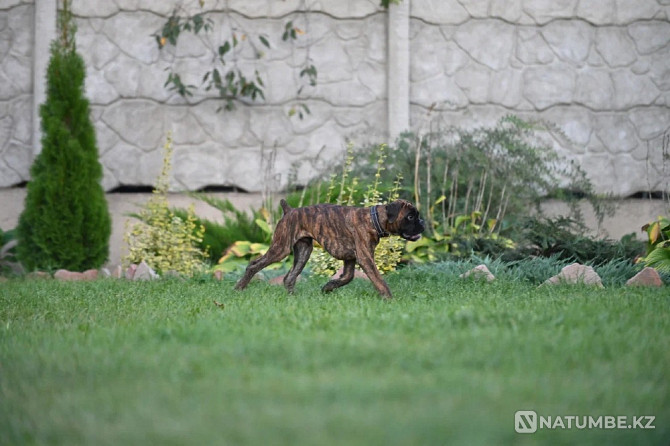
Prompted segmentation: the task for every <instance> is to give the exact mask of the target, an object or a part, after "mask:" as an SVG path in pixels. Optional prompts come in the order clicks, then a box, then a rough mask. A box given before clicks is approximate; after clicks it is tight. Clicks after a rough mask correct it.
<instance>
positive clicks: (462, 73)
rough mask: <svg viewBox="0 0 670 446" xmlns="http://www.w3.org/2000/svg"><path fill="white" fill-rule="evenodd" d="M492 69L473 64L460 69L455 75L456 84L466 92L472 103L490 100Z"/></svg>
mask: <svg viewBox="0 0 670 446" xmlns="http://www.w3.org/2000/svg"><path fill="white" fill-rule="evenodd" d="M490 78H491V70H489V69H487V68H486V67H484V66H481V65H478V64H472V65H470V66H468V67H466V68H463V69H462V70H459V71H458V72H457V73H456V75H455V76H454V80H455V81H456V85H458V86H459V87H460V89H461V90H462V91H463V93H465V95H466V96H467V98H468V100H469V101H470V103H474V104H477V103H479V104H483V103H485V102H486V101H487V100H488V93H489V80H490Z"/></svg>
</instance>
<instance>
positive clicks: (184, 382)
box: [0, 268, 670, 445]
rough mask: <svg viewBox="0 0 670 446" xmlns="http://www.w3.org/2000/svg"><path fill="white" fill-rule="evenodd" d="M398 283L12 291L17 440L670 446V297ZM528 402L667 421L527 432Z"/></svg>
mask: <svg viewBox="0 0 670 446" xmlns="http://www.w3.org/2000/svg"><path fill="white" fill-rule="evenodd" d="M388 282H389V285H390V287H391V289H392V290H393V292H394V295H395V299H394V300H393V301H391V302H384V301H381V300H380V299H378V298H377V296H376V294H375V293H374V290H373V288H372V286H371V285H370V284H369V283H366V282H364V281H362V280H359V279H357V280H355V281H354V282H353V283H352V284H351V285H350V286H347V287H344V288H342V289H340V290H337V291H335V292H333V293H331V294H328V295H323V294H321V293H320V291H319V287H320V285H322V284H323V279H319V278H309V279H307V280H303V281H301V282H299V283H298V285H297V288H296V293H295V294H294V295H292V296H287V295H286V293H285V291H284V289H283V288H281V287H276V286H271V285H268V284H267V283H265V282H261V281H255V282H253V283H252V284H251V285H250V286H249V288H248V289H247V290H245V291H243V292H234V291H232V286H233V283H234V282H232V281H228V280H224V281H223V282H215V281H206V280H204V281H196V280H192V281H180V280H177V279H172V280H159V281H155V282H151V283H146V282H145V283H132V282H127V281H114V280H100V281H96V282H91V283H62V282H56V281H53V280H12V281H9V282H6V283H0V444H3V445H4V444H8V445H21V444H49V445H78V444H86V445H154V444H156V445H208V444H213V445H246V444H253V445H268V444H285V445H303V444H305V445H419V444H427V445H443V444H450V445H451V444H453V445H535V444H546V445H557V444H565V445H573V444H579V445H587V444H607V445H636V444H637V445H667V444H669V442H670V387H669V386H670V292H668V288H667V287H666V288H664V289H640V288H636V289H629V288H624V287H610V288H608V289H605V290H600V289H592V288H586V287H581V286H577V287H569V286H559V287H542V288H538V287H537V286H535V285H531V284H524V283H520V282H515V281H505V280H501V281H498V282H494V283H492V284H486V283H477V282H473V281H463V280H460V279H458V278H457V277H456V276H454V275H445V274H443V273H441V272H440V270H439V269H438V268H435V269H431V268H421V269H412V268H408V269H405V270H403V271H402V272H400V273H395V274H393V275H391V276H390V277H389V278H388ZM214 301H217V302H218V303H220V304H222V305H223V306H218V305H216V304H215V303H214ZM518 410H535V411H536V412H537V413H538V414H539V415H540V416H552V417H555V416H572V415H576V416H588V415H590V416H593V417H594V418H597V417H599V416H602V417H605V416H627V417H628V418H627V420H628V424H631V423H632V420H633V416H654V417H655V419H654V422H653V426H654V427H655V429H649V430H643V429H630V430H629V429H625V430H624V429H598V428H594V429H577V428H575V427H574V426H573V428H572V429H559V428H557V429H552V430H550V429H546V428H543V429H540V430H539V431H538V432H537V433H534V434H519V433H516V432H515V429H514V428H515V416H514V415H515V412H516V411H518ZM646 423H647V421H646V420H645V424H646Z"/></svg>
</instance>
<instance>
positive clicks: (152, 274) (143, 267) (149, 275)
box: [133, 260, 159, 280]
mask: <svg viewBox="0 0 670 446" xmlns="http://www.w3.org/2000/svg"><path fill="white" fill-rule="evenodd" d="M158 277H159V276H158V274H156V271H154V270H153V269H151V267H150V266H149V265H147V263H146V262H145V261H144V260H143V261H142V263H140V264H139V265H138V266H137V268H136V269H135V273H134V274H133V280H154V279H158Z"/></svg>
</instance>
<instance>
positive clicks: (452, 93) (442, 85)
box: [412, 76, 468, 107]
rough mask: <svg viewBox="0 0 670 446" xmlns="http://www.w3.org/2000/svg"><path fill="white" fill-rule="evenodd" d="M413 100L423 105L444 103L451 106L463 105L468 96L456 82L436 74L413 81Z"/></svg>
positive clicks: (466, 102) (429, 105)
mask: <svg viewBox="0 0 670 446" xmlns="http://www.w3.org/2000/svg"><path fill="white" fill-rule="evenodd" d="M412 88H413V89H414V90H413V91H414V93H413V95H412V98H413V102H415V103H416V104H419V105H423V106H424V107H431V106H432V105H433V104H437V105H442V104H446V105H448V106H451V107H463V106H465V105H467V104H468V98H467V96H466V95H465V94H464V93H463V91H462V90H461V89H460V88H458V86H457V85H456V83H455V82H454V81H453V80H451V79H449V78H448V77H446V76H437V77H434V78H432V79H427V80H425V81H422V82H413V83H412Z"/></svg>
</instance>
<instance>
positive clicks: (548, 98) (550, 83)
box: [523, 66, 575, 110]
mask: <svg viewBox="0 0 670 446" xmlns="http://www.w3.org/2000/svg"><path fill="white" fill-rule="evenodd" d="M523 84H524V88H523V95H524V97H525V98H526V99H527V100H528V101H530V103H532V104H533V105H534V106H535V107H536V108H538V109H539V110H543V109H545V108H547V107H550V106H552V105H557V104H566V103H569V102H570V101H571V100H572V98H573V91H574V89H575V72H574V71H573V70H571V69H570V68H568V67H562V66H556V67H538V68H529V69H527V70H526V71H525V72H524V75H523Z"/></svg>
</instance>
